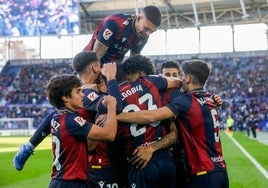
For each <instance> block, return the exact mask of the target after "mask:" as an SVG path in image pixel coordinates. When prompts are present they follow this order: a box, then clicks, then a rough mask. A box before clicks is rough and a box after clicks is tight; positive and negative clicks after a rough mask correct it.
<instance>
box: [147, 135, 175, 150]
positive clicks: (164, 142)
mask: <svg viewBox="0 0 268 188" xmlns="http://www.w3.org/2000/svg"><path fill="white" fill-rule="evenodd" d="M176 140H177V134H176V133H175V132H169V133H168V134H167V135H165V136H164V137H163V138H162V139H160V140H159V141H157V142H154V143H152V144H151V147H152V149H153V151H154V152H155V151H157V150H160V149H165V148H168V147H170V146H171V145H173V144H175V143H176Z"/></svg>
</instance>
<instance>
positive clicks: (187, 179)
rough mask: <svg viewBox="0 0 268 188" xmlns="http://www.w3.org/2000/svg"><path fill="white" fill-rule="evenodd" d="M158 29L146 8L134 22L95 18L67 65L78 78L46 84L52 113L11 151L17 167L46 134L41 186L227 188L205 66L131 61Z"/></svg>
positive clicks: (157, 19) (157, 17) (215, 101)
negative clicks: (46, 174) (49, 159)
mask: <svg viewBox="0 0 268 188" xmlns="http://www.w3.org/2000/svg"><path fill="white" fill-rule="evenodd" d="M160 24H161V13H160V11H159V9H158V8H157V7H155V6H152V5H150V6H146V7H144V8H143V9H142V11H141V13H140V14H139V15H127V14H112V15H109V16H107V17H106V18H104V20H103V21H102V22H101V23H100V24H99V26H98V28H97V29H96V31H95V32H94V33H93V36H92V39H91V40H90V42H89V44H88V45H87V46H86V47H85V49H84V50H83V51H82V52H80V53H78V54H77V55H76V56H75V57H74V59H73V64H72V65H73V69H74V71H75V72H76V73H77V75H74V74H72V75H71V74H64V75H55V76H53V77H52V78H51V79H50V80H49V82H48V85H47V95H48V99H49V102H50V103H51V104H52V105H53V106H54V107H55V110H54V111H53V112H51V113H50V114H48V115H47V116H46V117H45V118H44V119H43V121H42V122H41V124H40V125H39V127H38V128H37V130H36V132H35V133H34V135H33V136H32V137H31V138H30V140H29V141H28V142H27V143H25V144H23V145H21V147H20V148H19V150H18V152H17V153H16V155H15V156H14V159H13V164H14V166H15V168H16V169H17V170H22V169H23V167H24V164H25V162H26V161H27V159H28V158H29V156H30V155H31V154H32V153H33V151H34V148H35V147H36V146H37V145H38V144H39V143H41V142H42V140H43V139H44V138H45V137H46V136H47V135H49V134H51V135H52V151H53V168H52V174H51V178H52V179H51V182H50V184H49V187H50V188H54V187H57V188H60V187H62V188H63V187H64V188H74V187H75V188H77V187H79V188H80V187H81V188H83V187H93V188H95V187H96V188H97V187H113V188H116V187H122V188H123V187H125V188H127V187H136V188H164V187H165V188H166V187H168V188H173V187H174V188H175V187H189V188H193V187H201V188H228V187H229V181H228V175H227V170H226V164H225V161H224V157H223V154H222V147H221V142H220V137H219V130H220V125H219V121H218V119H219V117H218V113H217V106H218V105H221V99H220V97H219V96H217V95H211V94H209V93H207V92H206V91H205V90H204V86H205V84H206V81H207V79H208V77H209V74H210V67H209V66H208V64H207V63H206V62H205V61H203V60H200V59H191V60H188V61H184V62H183V63H182V65H181V71H180V68H179V66H178V63H177V62H174V61H168V62H166V63H164V64H163V65H162V68H161V71H162V74H161V75H155V72H154V65H153V62H152V61H151V59H150V58H148V57H145V56H142V55H139V53H140V52H141V50H142V48H143V47H144V45H145V44H146V42H147V40H148V37H149V35H150V34H151V33H153V32H154V31H156V30H157V28H158V27H159V26H160ZM129 50H130V52H131V53H130V54H131V56H130V57H128V58H127V59H124V57H125V54H126V53H127V52H128V51H129ZM112 62H115V63H112Z"/></svg>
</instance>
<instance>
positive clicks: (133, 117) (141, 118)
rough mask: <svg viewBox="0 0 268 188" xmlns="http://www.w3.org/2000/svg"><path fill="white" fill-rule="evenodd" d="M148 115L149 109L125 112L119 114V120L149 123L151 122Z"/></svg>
mask: <svg viewBox="0 0 268 188" xmlns="http://www.w3.org/2000/svg"><path fill="white" fill-rule="evenodd" d="M148 117H149V115H147V111H138V112H127V113H124V112H123V113H120V114H118V115H117V120H118V121H121V122H126V123H138V124H148V123H151V122H150V120H149V118H148Z"/></svg>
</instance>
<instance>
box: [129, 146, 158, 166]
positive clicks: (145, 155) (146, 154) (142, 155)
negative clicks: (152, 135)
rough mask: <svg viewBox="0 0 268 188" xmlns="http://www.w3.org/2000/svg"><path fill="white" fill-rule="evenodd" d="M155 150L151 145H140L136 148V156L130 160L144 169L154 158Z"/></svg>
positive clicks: (134, 153)
mask: <svg viewBox="0 0 268 188" xmlns="http://www.w3.org/2000/svg"><path fill="white" fill-rule="evenodd" d="M153 152H154V151H153V149H152V147H151V146H150V145H147V146H138V147H137V148H136V149H135V150H134V152H133V155H134V156H133V157H132V158H131V159H130V160H129V162H131V164H132V165H136V168H139V169H143V168H145V167H146V166H147V164H148V162H149V161H150V159H151V158H152V155H153Z"/></svg>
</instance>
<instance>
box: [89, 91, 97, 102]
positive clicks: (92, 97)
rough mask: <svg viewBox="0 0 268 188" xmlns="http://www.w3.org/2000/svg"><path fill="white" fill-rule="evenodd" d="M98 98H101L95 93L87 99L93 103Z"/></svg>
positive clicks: (90, 94)
mask: <svg viewBox="0 0 268 188" xmlns="http://www.w3.org/2000/svg"><path fill="white" fill-rule="evenodd" d="M98 97H99V95H98V94H97V93H95V92H94V91H93V92H91V93H89V94H88V95H87V98H88V99H89V100H91V101H92V102H93V101H95V100H96V99H97V98H98Z"/></svg>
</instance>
